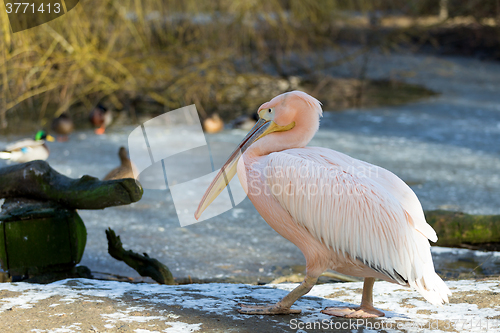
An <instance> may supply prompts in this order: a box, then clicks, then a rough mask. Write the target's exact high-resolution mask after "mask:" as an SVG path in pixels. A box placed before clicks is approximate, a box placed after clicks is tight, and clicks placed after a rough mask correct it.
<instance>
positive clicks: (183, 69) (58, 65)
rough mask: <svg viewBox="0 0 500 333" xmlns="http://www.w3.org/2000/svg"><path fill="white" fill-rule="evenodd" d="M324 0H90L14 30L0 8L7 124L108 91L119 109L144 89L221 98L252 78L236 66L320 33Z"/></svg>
mask: <svg viewBox="0 0 500 333" xmlns="http://www.w3.org/2000/svg"><path fill="white" fill-rule="evenodd" d="M320 3H321V1H320V0H311V1H307V2H303V1H299V0H293V1H290V2H288V5H287V8H285V7H283V5H282V3H281V2H280V1H276V0H266V1H262V0H255V1H243V0H241V1H229V0H227V1H222V0H221V1H214V2H209V1H206V2H201V4H202V5H200V2H199V1H195V0H182V1H181V0H149V1H140V0H121V1H117V0H87V1H85V2H84V4H83V5H82V4H79V5H77V6H76V7H75V8H74V9H73V10H71V11H70V12H68V13H67V14H66V15H65V16H63V17H61V18H58V19H56V20H54V21H52V22H49V23H47V24H44V25H42V26H39V27H36V28H32V29H29V30H25V31H21V32H18V33H15V34H13V33H11V32H10V29H9V23H8V18H7V15H6V13H5V11H0V23H1V24H0V26H1V31H0V34H1V35H2V36H1V38H0V50H1V51H0V52H1V53H0V54H1V55H0V62H1V64H2V66H1V70H0V94H1V95H0V98H1V102H0V124H1V127H2V128H5V127H6V126H7V119H8V115H9V114H16V113H17V114H18V116H20V117H24V116H29V117H30V118H34V117H37V118H39V119H40V121H42V120H43V119H45V118H47V117H52V115H54V114H55V115H58V114H60V113H62V112H64V111H66V110H68V109H69V108H74V107H77V106H80V107H81V109H82V110H85V109H90V108H91V107H92V106H94V105H96V104H97V103H98V102H99V101H101V100H103V99H104V100H105V101H106V102H107V103H108V104H110V105H112V106H113V107H114V108H117V109H122V108H124V107H126V106H127V105H129V104H130V103H131V101H134V100H137V99H141V100H146V101H149V102H153V103H156V104H158V105H162V106H165V107H166V108H176V107H179V106H181V105H185V104H189V103H197V104H200V105H204V106H205V108H207V107H208V108H211V107H212V106H213V105H215V104H220V103H222V104H224V102H225V101H227V100H228V98H229V97H228V96H229V95H230V92H231V89H233V90H234V87H233V85H234V83H235V79H236V78H238V79H239V80H240V81H239V82H242V83H243V85H249V84H251V82H250V81H249V82H246V79H247V76H246V75H238V73H242V72H243V73H244V72H248V71H252V70H254V69H255V68H257V67H258V66H261V65H262V64H263V63H265V62H266V61H268V60H269V59H271V62H273V61H274V62H275V65H276V66H279V62H280V60H279V57H280V55H282V54H284V53H286V52H288V51H290V50H292V49H296V50H298V49H300V50H305V49H307V48H308V47H309V46H310V45H311V44H316V43H318V42H321V41H320V40H318V34H317V33H312V31H311V29H313V27H314V29H317V26H321V23H322V22H328V19H327V17H326V16H325V12H324V11H323V10H322V9H323V7H322V5H321V6H320ZM331 12H332V11H331V10H328V11H327V13H331ZM328 15H329V14H328ZM305 21H307V22H312V23H313V25H312V26H311V25H310V24H303V22H305ZM269 31H272V32H273V33H272V34H269ZM307 36H310V37H307ZM238 61H239V62H240V63H244V64H245V66H244V67H245V68H243V67H242V66H239V65H238ZM250 79H251V77H250ZM242 80H243V81H242ZM264 98H265V97H264ZM259 102H260V101H259ZM77 109H78V108H77ZM201 112H202V113H203V112H204V109H203V107H202V109H201Z"/></svg>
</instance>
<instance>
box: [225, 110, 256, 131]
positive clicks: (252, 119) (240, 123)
mask: <svg viewBox="0 0 500 333" xmlns="http://www.w3.org/2000/svg"><path fill="white" fill-rule="evenodd" d="M257 120H259V119H258V117H257V116H256V114H252V115H250V116H249V115H244V116H240V117H238V118H236V119H233V120H232V121H231V122H230V123H229V128H232V129H241V130H244V131H250V130H251V129H252V127H254V126H255V124H256V123H257Z"/></svg>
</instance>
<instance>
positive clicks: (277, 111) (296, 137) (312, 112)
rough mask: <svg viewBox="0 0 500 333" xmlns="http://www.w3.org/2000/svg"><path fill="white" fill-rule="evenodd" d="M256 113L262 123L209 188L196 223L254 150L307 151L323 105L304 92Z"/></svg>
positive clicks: (290, 94) (275, 101)
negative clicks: (303, 149) (289, 149)
mask: <svg viewBox="0 0 500 333" xmlns="http://www.w3.org/2000/svg"><path fill="white" fill-rule="evenodd" d="M257 112H258V115H259V120H258V121H257V123H256V124H255V126H254V127H253V128H252V129H251V130H250V132H249V133H248V134H247V135H246V136H245V138H244V139H243V140H242V141H241V143H240V144H239V145H238V147H236V149H235V150H234V152H233V153H232V154H231V156H230V157H229V159H228V160H227V161H226V163H224V165H223V166H222V168H221V169H220V171H219V173H218V174H217V176H215V179H214V180H213V181H212V183H211V184H210V186H209V187H208V189H207V191H206V192H205V195H204V196H203V198H202V199H201V202H200V204H199V206H198V209H197V210H196V213H195V218H196V219H199V217H200V216H201V213H202V212H203V211H204V210H205V209H206V208H207V207H208V206H209V205H210V204H211V203H212V202H213V201H214V200H215V198H217V196H218V195H219V194H220V193H221V192H222V191H223V190H224V188H225V187H226V186H227V185H228V184H229V182H230V181H231V179H232V178H233V177H234V175H235V174H236V168H237V165H238V160H239V159H240V157H241V155H242V154H243V153H244V152H245V151H246V150H247V149H248V148H250V147H252V149H256V150H259V151H260V152H261V153H262V152H271V151H279V150H282V149H286V148H298V147H304V146H305V145H306V144H307V143H308V142H309V141H310V140H311V139H312V137H313V136H314V134H315V133H316V131H317V130H318V128H319V118H320V117H321V116H322V114H323V111H322V109H321V103H320V102H319V101H318V100H317V99H316V98H314V97H312V96H310V95H308V94H306V93H305V92H302V91H291V92H288V93H284V94H281V95H279V96H276V97H274V98H273V99H272V100H270V101H269V102H266V103H264V104H262V105H261V106H260V107H259V110H258V111H257ZM277 132H289V134H290V135H286V136H285V135H280V134H279V133H277ZM271 133H276V134H273V135H272V136H273V137H272V138H271V136H269V137H267V136H268V135H269V134H271ZM287 134H288V133H287ZM263 137H266V140H260V139H262V138H263ZM271 139H272V140H271ZM257 141H258V142H257Z"/></svg>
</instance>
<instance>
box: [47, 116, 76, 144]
mask: <svg viewBox="0 0 500 333" xmlns="http://www.w3.org/2000/svg"><path fill="white" fill-rule="evenodd" d="M51 128H52V130H53V131H54V132H55V133H56V134H58V137H57V141H68V135H70V134H71V133H72V132H73V130H74V128H75V126H74V124H73V120H72V119H71V117H70V116H69V114H67V113H66V112H64V113H62V114H61V115H60V116H59V117H57V118H54V120H52V126H51Z"/></svg>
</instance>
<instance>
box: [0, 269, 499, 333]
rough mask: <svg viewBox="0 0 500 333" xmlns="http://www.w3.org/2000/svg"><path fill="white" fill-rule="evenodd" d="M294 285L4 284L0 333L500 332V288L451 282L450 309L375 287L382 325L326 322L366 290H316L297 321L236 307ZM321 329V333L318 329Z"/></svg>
mask: <svg viewBox="0 0 500 333" xmlns="http://www.w3.org/2000/svg"><path fill="white" fill-rule="evenodd" d="M295 286H296V284H279V285H267V286H250V285H243V284H224V283H217V284H191V285H183V286H165V285H156V284H145V283H140V284H133V283H126V282H116V281H98V280H86V279H70V280H63V281H59V282H55V283H52V284H49V285H34V284H28V283H14V284H0V330H1V331H2V332H6V333H10V332H28V331H32V332H39V333H42V332H137V333H152V332H167V333H173V332H296V331H298V332H321V331H325V330H330V331H331V330H332V329H333V330H335V331H339V332H351V330H353V329H354V331H356V332H370V329H384V330H388V329H389V331H390V330H391V329H392V331H393V332H394V330H396V331H400V330H403V331H408V332H410V331H415V330H417V331H423V329H427V330H432V331H433V332H441V331H452V332H456V331H460V332H463V331H465V332H486V331H488V332H500V304H499V297H498V295H499V294H500V281H499V280H498V279H489V280H480V281H477V280H461V281H450V282H448V286H449V287H450V289H451V290H452V292H453V296H452V297H451V298H450V304H448V305H445V306H444V307H442V308H438V307H435V306H432V305H430V304H428V303H427V302H426V301H425V300H424V299H423V298H422V297H420V296H419V295H418V293H416V292H414V291H412V290H410V289H408V288H404V287H401V286H398V285H395V284H390V283H388V282H377V283H376V284H375V289H374V300H375V306H376V307H377V308H379V309H381V310H382V311H384V313H385V318H381V319H369V320H356V319H353V320H348V319H339V318H333V317H330V316H327V315H325V314H322V313H320V310H322V309H324V308H325V307H330V306H344V307H345V306H354V305H356V304H357V303H358V302H359V301H360V298H361V288H362V283H337V284H323V285H317V286H315V287H314V288H313V289H312V291H311V292H310V294H309V295H308V296H306V297H303V298H301V299H300V300H299V301H298V302H297V303H296V304H295V305H294V307H295V308H298V309H301V310H302V313H301V314H299V315H286V316H249V315H241V314H239V313H238V312H237V311H236V310H237V308H238V303H259V304H263V303H269V302H275V301H277V300H278V299H280V298H281V297H283V296H284V295H285V294H286V292H287V291H289V290H291V289H292V288H294V287H295ZM315 328H316V329H315Z"/></svg>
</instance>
